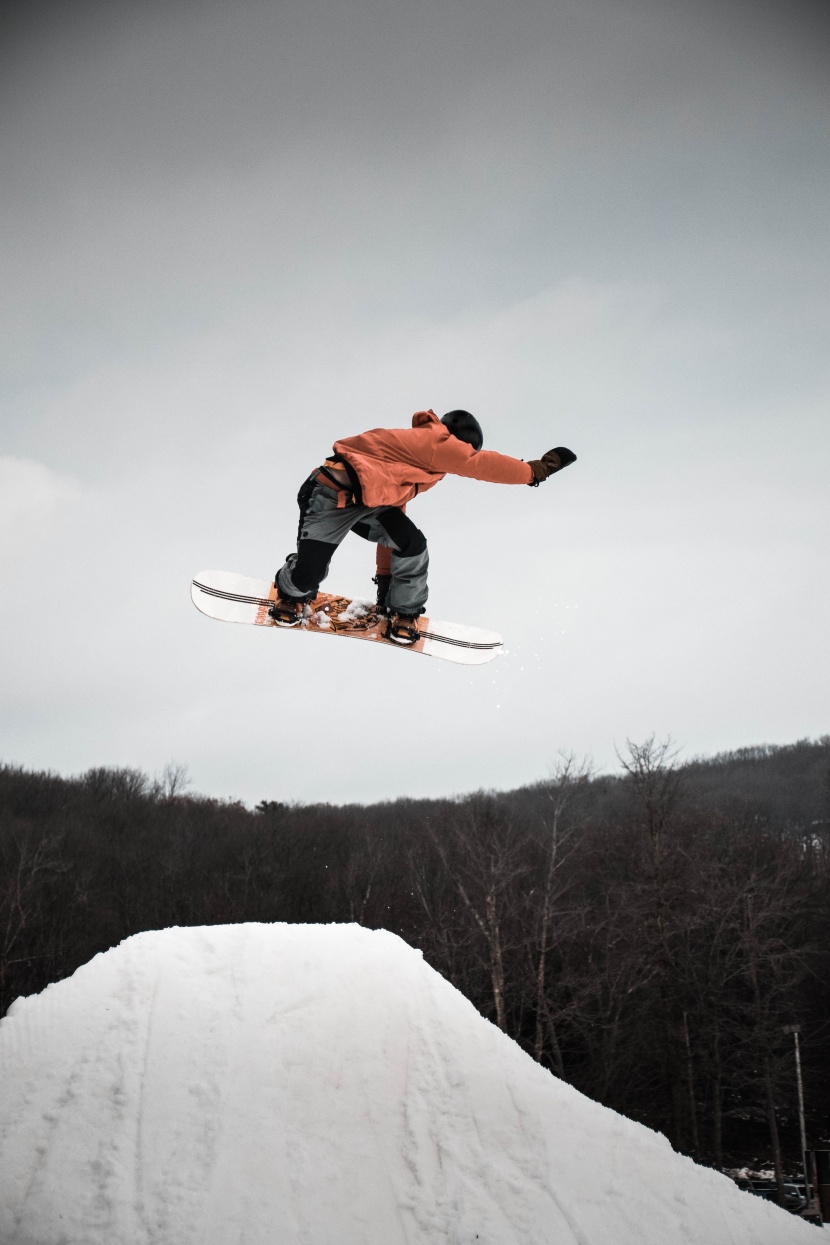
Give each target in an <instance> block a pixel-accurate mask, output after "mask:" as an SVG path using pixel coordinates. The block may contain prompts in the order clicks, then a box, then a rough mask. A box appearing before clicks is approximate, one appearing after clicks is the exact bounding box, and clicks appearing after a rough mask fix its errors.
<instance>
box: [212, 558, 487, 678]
mask: <svg viewBox="0 0 830 1245" xmlns="http://www.w3.org/2000/svg"><path fill="white" fill-rule="evenodd" d="M190 596H191V599H192V601H193V604H194V605H195V606H196V608H197V609H198V610H199V611H200V612H201V613H202V614H206V615H207V616H208V617H209V618H216V619H218V620H219V621H220V622H233V623H247V624H249V625H250V626H254V627H273V628H274V629H275V630H278V631H281V632H290V631H295V632H296V631H306V632H318V633H319V634H321V635H338V636H347V637H349V638H350V639H355V640H371V641H373V642H374V643H377V644H383V645H385V646H386V647H387V648H396V649H403V650H404V651H407V652H413V653H424V654H426V656H428V657H439V658H441V659H442V660H443V661H451V662H455V663H457V664H459V665H463V666H480V665H483V664H484V663H485V662H488V661H492V660H493V658H494V657H498V656H499V654H500V653H502V652H503V651H504V644H503V641H502V638H501V636H500V635H498V633H497V632H495V631H485V630H483V629H482V628H481V627H467V626H464V625H462V624H461V623H451V622H441V621H439V620H438V619H436V618H426V617H422V618H420V619H419V620H418V626H419V629H420V632H421V638H420V639H419V640H418V641H417V642H416V643H415V644H413V645H407V646H404V645H400V644H395V643H393V642H392V641H390V640H387V639H386V637H385V636H384V635H383V627H384V624H385V620H383V619H379V618H378V617H377V615H376V614H375V609H374V603H373V602H371V601H356V600H350V599H349V598H348V597H338V596H334V595H333V594H331V593H327V592H321V593H318V595H317V596H316V597H315V599H314V601H312V602H311V603H310V605H309V606H307V607H306V617H305V618H304V620H303V622H302V623H301V624H300V626H299V627H278V626H277V624H276V623H275V622H274V621H273V619H271V618H269V617H268V610H269V607H270V606H271V605H272V603H273V601H274V598H275V591H274V585H273V583H272V582H270V581H269V580H265V579H254V578H252V577H251V576H249V575H237V574H235V573H234V572H232V571H200V572H199V573H198V575H196V576H194V578H193V583H192V584H191V588H190Z"/></svg>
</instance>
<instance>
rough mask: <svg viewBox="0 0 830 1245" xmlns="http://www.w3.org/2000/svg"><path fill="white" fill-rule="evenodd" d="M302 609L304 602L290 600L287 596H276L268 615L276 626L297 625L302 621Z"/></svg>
mask: <svg viewBox="0 0 830 1245" xmlns="http://www.w3.org/2000/svg"><path fill="white" fill-rule="evenodd" d="M303 610H304V602H302V601H291V600H289V598H287V597H283V596H278V597H277V599H276V601H274V603H273V605H272V606H271V608H270V609H269V610H268V617H269V618H270V619H271V620H272V622H275V623H276V624H277V626H278V627H298V626H299V625H300V623H301V622H302V621H303Z"/></svg>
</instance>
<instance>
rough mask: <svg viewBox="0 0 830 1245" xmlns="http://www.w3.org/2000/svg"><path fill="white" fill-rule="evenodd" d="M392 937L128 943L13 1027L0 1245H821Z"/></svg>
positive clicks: (5, 1075) (2, 1073)
mask: <svg viewBox="0 0 830 1245" xmlns="http://www.w3.org/2000/svg"><path fill="white" fill-rule="evenodd" d="M821 1239H823V1237H822V1236H820V1235H818V1233H817V1230H816V1229H815V1228H812V1227H809V1226H808V1225H806V1224H804V1223H801V1222H800V1221H798V1220H796V1219H794V1218H792V1217H791V1216H789V1215H787V1214H785V1212H783V1211H781V1210H779V1209H778V1208H777V1207H774V1206H772V1205H770V1204H769V1203H766V1202H763V1201H760V1200H759V1199H757V1198H753V1197H751V1196H749V1195H748V1194H745V1193H742V1192H740V1191H739V1190H738V1189H737V1188H736V1187H735V1185H734V1184H732V1182H731V1181H729V1180H728V1179H727V1178H726V1177H724V1176H720V1175H718V1174H716V1173H714V1172H712V1171H710V1170H708V1169H707V1168H703V1167H699V1166H697V1165H696V1164H694V1163H693V1162H692V1161H691V1160H689V1159H686V1158H683V1157H681V1156H680V1155H678V1154H676V1153H674V1151H673V1150H672V1149H671V1147H670V1146H669V1144H668V1142H667V1141H666V1139H665V1138H664V1137H662V1136H660V1135H659V1134H656V1133H653V1132H650V1131H649V1130H648V1129H646V1128H643V1127H642V1126H640V1125H638V1124H634V1123H632V1122H630V1121H629V1120H626V1119H624V1118H622V1117H621V1116H619V1115H616V1114H615V1113H614V1112H613V1111H609V1110H607V1109H606V1108H604V1107H601V1106H599V1105H598V1104H596V1103H594V1102H592V1101H590V1100H589V1099H588V1098H585V1097H583V1095H581V1094H579V1093H577V1091H576V1090H574V1089H571V1088H570V1087H569V1086H568V1085H565V1084H563V1083H562V1082H561V1081H558V1080H556V1078H555V1077H553V1076H552V1075H551V1074H550V1073H549V1072H547V1071H545V1070H544V1069H542V1068H541V1067H539V1066H538V1065H537V1064H536V1063H534V1061H533V1060H532V1059H531V1058H530V1057H529V1056H528V1055H526V1054H525V1053H524V1052H523V1051H522V1050H521V1049H520V1048H519V1047H518V1046H517V1045H516V1044H515V1043H514V1042H512V1041H511V1040H510V1039H509V1038H507V1037H505V1036H504V1034H502V1033H501V1032H499V1030H498V1029H496V1028H495V1027H494V1026H493V1025H491V1024H490V1023H489V1022H488V1021H486V1020H484V1019H482V1017H481V1016H480V1015H479V1014H478V1013H477V1012H476V1010H475V1009H474V1008H473V1006H472V1005H471V1004H470V1003H469V1002H468V1001H467V1000H466V999H465V998H464V997H463V996H462V995H461V994H459V993H458V991H457V990H455V989H454V988H453V987H452V986H450V985H449V984H448V983H447V982H446V981H445V980H444V979H443V978H442V977H441V976H440V975H439V974H438V973H436V972H434V971H433V970H432V969H431V968H429V967H428V966H427V965H426V964H425V963H424V961H423V959H422V957H421V955H420V953H419V952H416V951H413V950H412V949H411V948H409V947H408V946H406V944H405V943H403V942H402V941H401V940H400V939H399V938H396V937H395V936H394V935H392V934H388V933H383V932H371V931H368V930H365V929H362V928H360V927H358V926H354V925H329V926H308V925H306V926H302V925H230V926H210V927H203V928H191V929H168V930H163V931H160V932H158V933H146V934H138V935H136V936H135V937H133V938H129V939H127V940H126V941H125V942H124V943H122V944H121V945H120V946H119V947H116V948H115V949H114V950H112V951H108V952H107V953H106V954H103V955H98V956H96V957H95V958H94V959H93V960H92V961H91V962H90V963H89V964H87V965H85V966H84V967H83V968H81V969H79V970H78V971H77V972H76V973H75V974H74V975H73V976H72V977H71V978H69V979H67V980H66V981H62V982H60V983H59V984H57V985H53V986H49V987H48V989H46V990H44V991H43V993H42V994H40V995H37V996H33V997H31V998H25V999H18V1000H17V1002H16V1003H15V1004H14V1005H13V1007H12V1008H11V1011H10V1012H9V1015H8V1016H7V1018H6V1019H5V1020H3V1021H2V1022H0V1243H2V1245H439V1243H442V1242H448V1243H452V1245H474V1243H475V1242H478V1243H479V1245H790V1243H792V1245H799V1243H800V1245H809V1243H810V1242H817V1241H819V1240H821Z"/></svg>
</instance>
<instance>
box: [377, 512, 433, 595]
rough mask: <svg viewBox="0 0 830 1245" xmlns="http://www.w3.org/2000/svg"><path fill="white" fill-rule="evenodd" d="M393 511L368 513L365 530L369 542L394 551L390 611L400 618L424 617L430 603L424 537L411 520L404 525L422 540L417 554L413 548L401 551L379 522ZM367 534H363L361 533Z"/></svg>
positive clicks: (426, 552) (417, 547)
mask: <svg viewBox="0 0 830 1245" xmlns="http://www.w3.org/2000/svg"><path fill="white" fill-rule="evenodd" d="M389 509H390V507H388V506H379V507H376V508H375V509H373V510H370V511H367V514H368V515H369V516H371V517H370V518H367V519H364V520H363V522H362V524H361V526H362V527H364V528H365V529H366V533H365V534H366V538H367V539H368V540H372V541H374V542H375V543H376V544H378V545H385V546H386V548H387V549H391V550H392V566H391V571H392V582H391V583H390V585H389V592H388V594H387V597H386V608H387V609H388V610H392V611H394V612H395V613H398V614H413V615H414V614H422V613H423V611H424V606H425V605H426V603H427V591H428V589H427V572H428V570H429V553H428V551H427V547H426V541H425V540H424V539H423V535H422V534H421V533H420V532H418V529H417V528H415V525H414V524H411V523H410V522H409V520H408V517H407V518H406V519H405V520H404V518H403V516H400V519H401V520H402V521H405V522H406V525H407V527H409V528H410V530H411V531H414V533H415V534H416V535H417V536H418V537H420V540H417V541H416V542H415V549H414V552H410V551H409V547H405V548H403V549H401V548H399V546H398V544H397V542H396V541H395V539H394V537H393V536H392V535H391V534H390V533H389V531H388V530H387V529H386V527H384V525H383V524H382V523H381V522H380V521H379V519H378V515H380V514H382V513H383V512H384V511H388V510H389ZM361 534H363V533H361Z"/></svg>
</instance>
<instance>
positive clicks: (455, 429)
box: [441, 411, 484, 450]
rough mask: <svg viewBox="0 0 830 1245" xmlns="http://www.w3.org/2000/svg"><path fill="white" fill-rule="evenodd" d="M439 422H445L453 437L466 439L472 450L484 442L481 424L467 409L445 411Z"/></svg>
mask: <svg viewBox="0 0 830 1245" xmlns="http://www.w3.org/2000/svg"><path fill="white" fill-rule="evenodd" d="M441 423H442V424H446V426H447V427H448V428H449V430H450V432H451V433H452V435H453V436H454V437H458V439H459V441H466V442H467V444H468V445H471V446H472V447H473V449H474V450H480V449H481V447H482V445H483V444H484V434H483V433H482V431H481V424H480V423H479V422H478V420H477V419H476V417H475V415H471V414H470V412H469V411H447V413H446V415H445V416H444V417H443V419H442V420H441Z"/></svg>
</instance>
